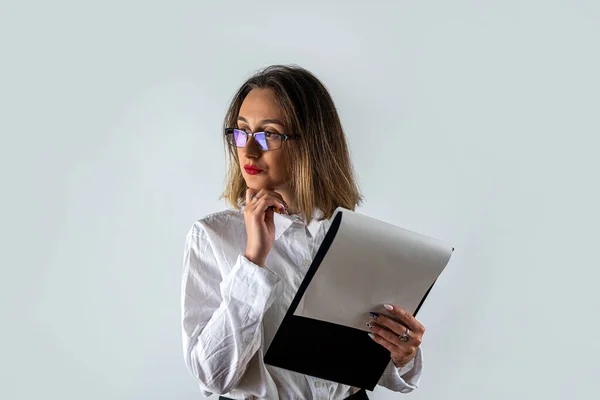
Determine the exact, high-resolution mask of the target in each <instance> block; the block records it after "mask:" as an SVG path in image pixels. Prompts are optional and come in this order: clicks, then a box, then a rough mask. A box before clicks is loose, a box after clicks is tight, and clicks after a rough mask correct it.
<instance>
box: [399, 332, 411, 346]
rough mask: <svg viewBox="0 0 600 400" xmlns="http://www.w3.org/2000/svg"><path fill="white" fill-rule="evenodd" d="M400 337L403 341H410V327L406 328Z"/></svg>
mask: <svg viewBox="0 0 600 400" xmlns="http://www.w3.org/2000/svg"><path fill="white" fill-rule="evenodd" d="M398 337H399V338H400V341H401V342H404V343H406V342H408V339H410V329H408V328H406V332H404V333H403V334H402V335H398Z"/></svg>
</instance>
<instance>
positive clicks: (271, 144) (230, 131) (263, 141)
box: [225, 128, 300, 151]
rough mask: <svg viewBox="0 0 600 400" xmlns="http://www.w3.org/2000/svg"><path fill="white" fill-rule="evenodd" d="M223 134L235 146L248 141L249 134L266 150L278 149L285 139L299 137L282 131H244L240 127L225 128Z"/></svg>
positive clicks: (242, 144)
mask: <svg viewBox="0 0 600 400" xmlns="http://www.w3.org/2000/svg"><path fill="white" fill-rule="evenodd" d="M225 136H226V137H227V141H228V142H229V144H230V145H232V146H236V147H245V146H246V143H248V138H249V137H250V136H252V137H254V140H255V141H256V143H258V145H259V146H260V148H261V149H262V150H263V151H266V150H278V149H280V148H281V144H282V143H283V142H285V141H286V140H290V139H300V136H298V135H284V134H282V133H273V132H254V133H249V132H244V131H243V130H241V129H235V128H226V129H225Z"/></svg>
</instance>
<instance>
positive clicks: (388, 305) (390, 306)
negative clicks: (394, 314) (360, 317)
mask: <svg viewBox="0 0 600 400" xmlns="http://www.w3.org/2000/svg"><path fill="white" fill-rule="evenodd" d="M383 306H384V307H385V308H387V309H388V310H390V311H392V310H393V309H394V307H392V305H390V304H384V305H383Z"/></svg>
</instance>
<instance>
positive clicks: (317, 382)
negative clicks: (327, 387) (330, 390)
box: [315, 381, 323, 389]
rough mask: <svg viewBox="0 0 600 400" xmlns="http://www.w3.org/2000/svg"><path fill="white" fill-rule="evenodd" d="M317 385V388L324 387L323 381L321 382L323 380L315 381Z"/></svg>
mask: <svg viewBox="0 0 600 400" xmlns="http://www.w3.org/2000/svg"><path fill="white" fill-rule="evenodd" d="M315 387H316V388H317V389H320V388H322V387H323V382H321V381H316V382H315Z"/></svg>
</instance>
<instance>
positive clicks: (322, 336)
mask: <svg viewBox="0 0 600 400" xmlns="http://www.w3.org/2000/svg"><path fill="white" fill-rule="evenodd" d="M357 224H358V225H357ZM359 226H362V227H363V228H364V227H365V226H366V227H371V228H372V229H371V231H369V229H368V228H367V229H366V230H365V231H364V232H362V233H360V234H357V233H353V231H352V229H356V228H357V227H359ZM386 231H387V232H394V234H396V235H397V236H398V237H400V238H402V237H404V236H403V235H408V236H406V237H407V238H408V237H414V238H416V239H415V240H417V241H418V240H424V243H427V245H431V246H433V247H431V249H430V248H425V253H424V254H425V255H427V254H428V252H431V251H438V252H439V253H440V254H436V255H437V256H438V257H437V258H436V257H433V258H431V257H430V258H431V259H432V260H433V259H435V260H436V261H437V262H438V264H439V265H436V268H437V269H436V272H435V273H433V274H429V275H430V277H429V278H428V279H429V280H430V282H429V283H428V284H427V286H423V282H420V284H421V287H422V289H421V290H420V291H419V292H418V296H419V297H418V299H417V301H416V302H414V301H413V306H412V307H405V308H407V309H409V310H410V309H411V308H412V312H413V315H415V316H416V315H417V313H418V312H419V310H420V309H421V307H422V305H423V303H424V302H425V299H426V298H427V296H428V295H429V293H430V292H431V290H432V289H433V286H434V285H435V282H436V281H437V277H438V276H439V274H440V273H441V272H442V271H443V269H444V268H445V267H446V265H447V263H448V261H449V260H450V256H451V253H452V252H453V251H454V248H453V247H450V246H447V245H446V244H445V243H443V242H441V241H438V240H436V239H433V238H428V237H426V236H423V235H420V234H417V233H415V232H411V231H408V230H406V229H403V228H399V227H395V226H392V225H390V224H387V223H385V222H382V221H378V220H375V219H373V218H370V217H367V216H364V215H362V214H358V213H355V212H354V211H350V210H347V209H344V208H338V209H337V210H336V211H335V213H334V215H333V217H332V222H331V225H330V227H329V230H328V231H327V234H326V235H325V238H324V239H323V242H322V243H321V245H320V247H319V250H318V251H317V253H316V255H315V258H314V259H313V261H312V263H311V266H310V268H309V270H308V272H307V273H306V275H305V277H304V280H303V281H302V283H301V285H300V287H299V289H298V291H297V293H296V295H295V297H294V299H293V301H292V303H291V304H290V307H289V308H288V311H287V313H286V315H285V317H284V319H283V320H282V322H281V324H280V326H279V328H278V330H277V333H276V334H275V336H274V338H273V340H272V342H271V344H270V346H269V348H268V350H267V352H266V353H265V356H264V362H265V363H266V364H269V365H272V366H275V367H279V368H284V369H287V370H290V371H295V372H298V373H302V374H306V375H310V376H313V377H317V378H320V379H324V380H329V381H334V382H338V383H342V384H345V385H350V386H355V387H358V388H363V389H367V390H371V391H372V390H374V389H375V387H376V386H377V383H378V382H379V380H380V379H381V376H382V374H383V372H384V371H385V369H386V367H387V365H388V364H389V362H390V354H389V351H388V350H387V349H385V348H384V347H383V346H381V345H379V344H378V343H376V342H375V341H373V340H372V339H371V338H370V337H369V336H368V335H367V332H368V331H369V330H368V328H367V327H366V325H365V326H362V325H364V323H366V321H368V311H375V312H379V310H378V309H371V310H368V311H366V312H365V310H360V309H357V310H356V315H357V318H358V319H360V320H364V322H362V323H361V325H357V323H356V321H355V320H350V319H348V315H349V314H347V315H346V320H337V319H336V318H337V317H336V316H335V315H334V314H333V313H332V312H331V310H330V311H329V314H326V313H325V314H322V315H319V312H320V310H317V309H316V308H318V307H317V306H315V305H313V306H312V307H313V309H312V311H311V310H309V309H308V308H307V307H306V302H307V297H305V295H307V296H308V295H309V294H310V293H311V291H312V293H313V296H314V297H319V296H322V297H323V296H324V297H323V299H321V300H320V301H321V305H323V304H325V303H324V302H326V301H336V299H337V300H339V301H343V299H341V298H340V297H344V296H345V298H346V299H347V300H348V299H350V297H348V296H352V294H351V293H350V294H348V293H347V292H346V293H345V292H340V291H338V292H337V294H334V295H333V297H329V298H328V297H327V296H328V295H330V294H331V293H329V292H328V293H323V286H322V285H321V287H320V289H319V285H317V284H316V283H317V281H318V280H319V279H328V280H329V282H321V284H323V283H324V284H325V285H329V287H331V288H333V287H335V282H332V276H333V275H331V273H330V274H329V276H328V275H327V273H325V274H324V273H322V272H323V271H325V270H327V269H329V270H331V271H332V273H333V272H335V271H334V269H335V268H338V272H339V271H340V270H339V262H338V263H337V264H336V260H338V261H339V257H340V256H339V254H342V255H343V252H344V248H340V246H342V247H343V246H346V249H350V248H353V247H355V246H353V245H352V244H353V243H354V242H352V240H358V241H361V240H367V241H369V240H377V238H376V237H373V235H375V236H376V235H377V234H380V235H381V234H382V232H386ZM344 232H345V233H344ZM373 232H375V234H373ZM361 234H362V235H363V237H361ZM344 235H346V236H348V235H350V236H357V237H355V238H352V237H349V238H346V239H347V240H346V239H342V237H343V236H344ZM364 235H369V236H364ZM415 235H416V236H415ZM336 238H337V239H338V241H339V242H341V243H336ZM344 240H345V242H344ZM407 240H408V239H407ZM373 243H375V247H377V242H373ZM388 245H389V244H388ZM392 245H394V244H392ZM436 246H437V247H436ZM371 247H373V246H371ZM425 247H426V246H425ZM408 248H409V249H410V245H409V247H408ZM438 248H439V249H438ZM432 249H433V250H432ZM353 250H356V249H353ZM335 251H337V252H338V258H337V259H336V257H335V255H332V254H334V253H335ZM346 251H347V252H349V251H348V250H346ZM357 251H359V250H357ZM340 252H341V253H340ZM442 253H443V254H442ZM446 253H448V254H446ZM413 256H414V254H413ZM332 257H333V258H332ZM413 258H414V257H413ZM425 258H427V257H426V256H425ZM417 259H418V257H417ZM350 262H352V261H350ZM379 262H381V260H379ZM332 265H333V266H332ZM379 270H380V271H381V268H380V269H379ZM338 276H339V274H338ZM431 277H433V278H431ZM373 279H376V277H373ZM398 279H401V277H399V278H398ZM348 282H351V281H348ZM338 289H339V288H338ZM315 290H316V291H315ZM340 290H343V288H342V289H340ZM331 291H332V292H335V290H333V289H332V290H331ZM414 295H415V293H413V297H414ZM375 297H376V295H375ZM413 300H414V299H413ZM378 303H379V304H380V305H381V304H383V303H392V301H390V300H384V301H383V302H378ZM393 304H398V305H400V306H402V307H404V304H401V303H399V302H396V303H393ZM309 308H310V307H309ZM320 308H327V307H320ZM325 311H327V310H325ZM325 311H323V312H325ZM386 311H387V310H385V309H383V310H381V313H382V314H385V315H387V316H390V315H389V314H388V313H387V312H386ZM350 312H353V311H350ZM365 313H366V315H364V314H365ZM313 314H314V315H313Z"/></svg>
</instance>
